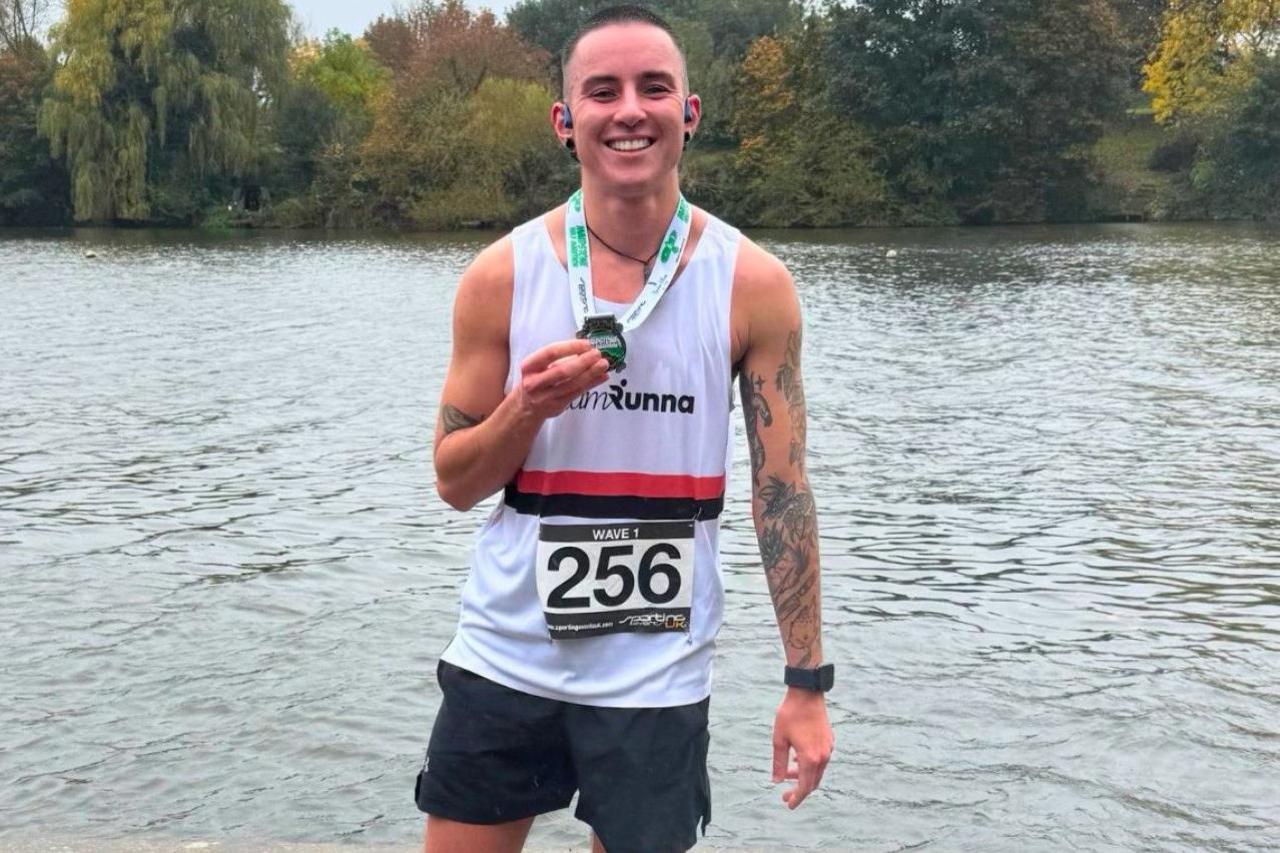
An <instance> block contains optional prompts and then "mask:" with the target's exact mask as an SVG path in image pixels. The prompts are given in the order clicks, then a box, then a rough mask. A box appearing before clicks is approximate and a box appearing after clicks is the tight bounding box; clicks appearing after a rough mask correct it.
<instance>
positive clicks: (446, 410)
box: [440, 403, 484, 435]
mask: <svg viewBox="0 0 1280 853" xmlns="http://www.w3.org/2000/svg"><path fill="white" fill-rule="evenodd" d="M482 420H484V418H477V417H473V416H471V415H468V414H467V413H466V412H464V411H462V409H459V408H458V407H457V406H451V405H450V404H448V403H445V404H444V405H443V406H441V407H440V423H441V424H442V425H443V429H444V434H445V435H448V434H449V433H451V432H457V431H458V430H460V429H466V428H467V427H473V426H475V425H476V424H478V423H480V422H481V421H482Z"/></svg>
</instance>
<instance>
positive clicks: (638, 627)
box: [537, 521, 693, 640]
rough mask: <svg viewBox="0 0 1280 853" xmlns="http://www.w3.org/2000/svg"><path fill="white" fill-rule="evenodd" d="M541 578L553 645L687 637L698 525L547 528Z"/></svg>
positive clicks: (541, 539)
mask: <svg viewBox="0 0 1280 853" xmlns="http://www.w3.org/2000/svg"><path fill="white" fill-rule="evenodd" d="M537 571H538V597H539V598H540V599H542V611H543V613H544V614H546V617H547V629H548V630H549V631H550V632H551V638H552V639H554V640H567V639H572V638H574V637H595V636H599V635H601V634H617V633H623V632H632V631H644V632H657V631H688V630H689V614H690V610H691V609H692V606H693V522H692V521H633V522H630V523H628V524H547V523H543V524H542V526H541V527H540V529H539V532H538V569H537Z"/></svg>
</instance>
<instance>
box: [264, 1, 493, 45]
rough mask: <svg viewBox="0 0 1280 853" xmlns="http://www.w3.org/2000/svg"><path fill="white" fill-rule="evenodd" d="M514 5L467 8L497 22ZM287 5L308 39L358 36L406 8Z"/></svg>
mask: <svg viewBox="0 0 1280 853" xmlns="http://www.w3.org/2000/svg"><path fill="white" fill-rule="evenodd" d="M514 3H515V0H467V6H468V7H470V8H472V9H479V8H482V7H488V8H490V9H492V10H493V11H494V12H496V13H497V15H498V17H499V18H502V17H503V15H504V14H505V13H506V10H507V8H508V7H510V6H512V5H513V4H514ZM289 5H291V6H293V13H294V15H295V16H296V17H297V18H298V20H299V21H301V22H302V24H303V26H304V27H305V28H306V30H307V32H308V33H309V34H310V35H313V36H322V35H324V34H325V33H327V32H328V31H329V30H330V29H332V28H334V27H337V28H338V29H340V30H342V31H343V32H344V33H350V34H351V35H353V36H358V35H360V34H361V33H363V32H364V28H365V27H367V26H369V24H371V23H373V22H374V21H375V20H376V19H377V17H378V16H379V15H390V14H391V13H392V11H393V7H395V6H396V5H401V6H406V5H409V4H408V3H407V2H403V0H402V2H400V3H399V4H397V3H396V0H367V2H364V3H352V2H351V0H289Z"/></svg>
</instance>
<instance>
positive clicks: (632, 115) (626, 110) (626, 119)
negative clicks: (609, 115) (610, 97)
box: [613, 86, 644, 127]
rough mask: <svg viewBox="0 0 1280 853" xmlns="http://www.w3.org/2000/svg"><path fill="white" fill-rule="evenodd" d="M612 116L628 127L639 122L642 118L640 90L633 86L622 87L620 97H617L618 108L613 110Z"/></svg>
mask: <svg viewBox="0 0 1280 853" xmlns="http://www.w3.org/2000/svg"><path fill="white" fill-rule="evenodd" d="M613 118H614V120H615V121H617V122H619V123H620V124H625V125H627V126H628V127H630V126H633V125H636V124H639V123H640V122H641V120H643V119H644V109H643V108H642V107H641V102H640V92H639V90H637V89H636V88H635V87H634V86H627V87H625V88H624V89H623V91H622V97H620V98H618V108H617V109H616V110H615V111H614V113H613Z"/></svg>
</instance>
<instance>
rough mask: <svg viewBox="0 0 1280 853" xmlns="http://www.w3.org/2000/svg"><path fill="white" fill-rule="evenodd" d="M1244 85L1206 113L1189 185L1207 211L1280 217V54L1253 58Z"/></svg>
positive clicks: (1227, 215)
mask: <svg viewBox="0 0 1280 853" xmlns="http://www.w3.org/2000/svg"><path fill="white" fill-rule="evenodd" d="M1247 79H1248V81H1249V82H1248V83H1247V84H1246V85H1245V86H1243V87H1242V88H1241V89H1240V90H1239V91H1236V92H1233V93H1232V94H1231V95H1230V96H1229V97H1227V98H1224V100H1223V101H1221V102H1220V103H1219V104H1218V105H1216V106H1215V108H1214V109H1213V111H1212V115H1211V116H1206V120H1205V121H1204V122H1203V125H1202V128H1203V130H1202V133H1203V134H1204V141H1203V143H1202V145H1201V146H1200V154H1199V156H1198V157H1197V158H1196V161H1195V164H1194V165H1193V166H1192V168H1191V184H1192V186H1193V187H1194V189H1195V190H1196V191H1197V193H1198V194H1199V196H1200V198H1201V199H1202V200H1203V202H1204V203H1205V205H1206V206H1207V208H1208V210H1209V212H1210V214H1211V215H1212V216H1214V217H1218V218H1228V219H1270V220H1276V219H1280V57H1271V56H1267V57H1263V56H1255V57H1253V58H1252V59H1251V60H1250V61H1249V62H1248V69H1247Z"/></svg>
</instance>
